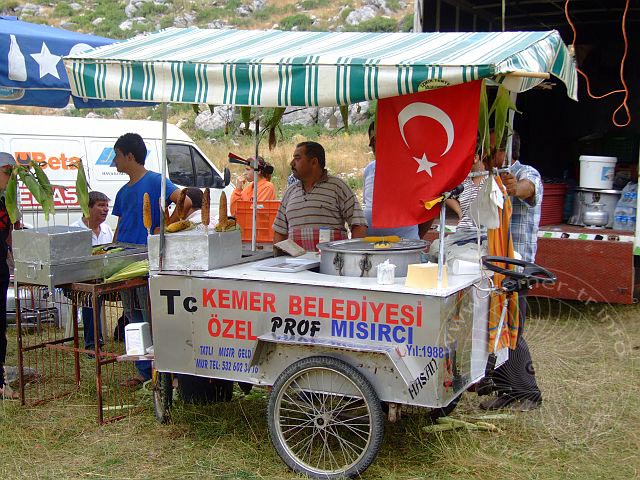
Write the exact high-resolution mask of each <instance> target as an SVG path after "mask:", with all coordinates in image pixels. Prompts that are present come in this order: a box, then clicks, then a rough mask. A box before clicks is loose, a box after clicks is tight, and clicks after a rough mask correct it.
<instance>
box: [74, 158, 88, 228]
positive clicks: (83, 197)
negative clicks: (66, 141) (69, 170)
mask: <svg viewBox="0 0 640 480" xmlns="http://www.w3.org/2000/svg"><path fill="white" fill-rule="evenodd" d="M77 168H78V173H77V175H76V195H77V196H78V203H79V204H80V208H81V209H82V214H83V215H84V216H85V217H86V218H89V183H88V182H87V177H86V175H85V172H84V167H83V166H82V160H78V163H77Z"/></svg>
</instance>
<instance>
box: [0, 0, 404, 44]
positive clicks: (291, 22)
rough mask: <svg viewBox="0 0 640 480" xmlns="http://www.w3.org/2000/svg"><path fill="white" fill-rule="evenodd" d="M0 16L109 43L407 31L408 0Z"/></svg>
mask: <svg viewBox="0 0 640 480" xmlns="http://www.w3.org/2000/svg"><path fill="white" fill-rule="evenodd" d="M0 14H2V15H16V16H18V17H19V18H21V19H22V20H25V21H29V22H37V23H46V24H49V25H54V26H59V27H62V28H66V29H69V30H75V31H80V32H85V33H92V34H95V35H102V36H105V37H110V38H118V39H120V38H130V37H132V36H134V35H136V34H138V33H143V32H152V31H156V30H158V29H161V28H167V27H171V26H176V27H187V26H197V27H201V28H240V29H270V28H275V29H280V30H318V31H340V30H356V31H369V32H395V31H410V30H411V28H412V26H413V1H412V0H338V1H336V0H227V1H223V0H175V1H170V0H126V1H122V0H115V1H114V0H71V1H68V0H54V1H52V0H32V1H31V2H23V1H19V0H0Z"/></svg>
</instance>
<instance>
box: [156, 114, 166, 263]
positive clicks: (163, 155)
mask: <svg viewBox="0 0 640 480" xmlns="http://www.w3.org/2000/svg"><path fill="white" fill-rule="evenodd" d="M160 111H161V113H162V150H161V152H160V164H161V172H162V181H161V183H160V252H159V253H158V268H159V270H160V271H162V267H163V263H164V243H165V238H164V228H165V225H164V212H165V210H166V208H167V202H166V200H165V199H166V196H167V103H166V102H163V103H162V104H161V105H160Z"/></svg>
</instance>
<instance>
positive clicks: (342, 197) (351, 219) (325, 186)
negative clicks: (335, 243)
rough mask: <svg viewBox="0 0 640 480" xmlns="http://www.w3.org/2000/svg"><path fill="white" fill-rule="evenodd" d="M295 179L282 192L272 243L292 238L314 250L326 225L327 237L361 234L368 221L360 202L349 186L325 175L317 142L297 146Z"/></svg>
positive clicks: (322, 158)
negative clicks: (348, 231) (321, 230)
mask: <svg viewBox="0 0 640 480" xmlns="http://www.w3.org/2000/svg"><path fill="white" fill-rule="evenodd" d="M291 171H292V173H293V175H294V176H295V178H296V181H295V182H294V183H292V184H291V185H290V186H289V187H288V188H287V190H286V191H285V192H284V196H283V197H282V201H281V202H280V209H279V210H278V214H277V215H276V218H275V221H274V222H273V232H274V234H273V242H274V243H277V242H280V241H282V240H285V239H287V238H290V239H292V240H293V241H295V242H296V243H297V244H298V245H300V246H301V247H302V248H304V249H305V250H315V249H316V245H317V244H318V243H319V241H320V238H319V237H320V233H319V232H320V228H327V231H328V233H329V235H328V237H329V240H340V239H344V238H347V229H346V226H345V225H348V226H349V229H350V230H351V237H352V238H360V237H364V236H365V235H366V233H367V221H366V219H365V217H364V214H363V213H362V208H361V207H360V203H359V202H358V199H357V198H356V196H355V194H354V193H353V191H352V190H351V189H350V188H349V186H348V185H347V184H346V183H345V182H343V181H342V180H340V179H339V178H336V177H333V176H331V175H328V173H327V170H326V169H325V152H324V148H323V147H322V145H320V144H319V143H316V142H302V143H299V144H298V145H296V149H295V151H294V152H293V159H292V160H291Z"/></svg>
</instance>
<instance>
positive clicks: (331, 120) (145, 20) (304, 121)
mask: <svg viewBox="0 0 640 480" xmlns="http://www.w3.org/2000/svg"><path fill="white" fill-rule="evenodd" d="M413 7H414V2H413V0H337V1H336V0H226V1H223V0H174V1H170V0H126V1H122V0H31V1H30V2H22V1H18V0H0V14H1V15H15V16H17V17H19V18H20V19H21V20H24V21H28V22H34V23H45V24H49V25H52V26H57V27H61V28H65V29H68V30H74V31H79V32H84V33H91V34H94V35H101V36H105V37H109V38H117V39H125V38H131V37H133V36H135V35H137V34H140V33H144V32H152V31H156V30H159V29H162V28H167V27H171V26H175V27H187V26H197V27H200V28H238V29H280V30H314V31H369V32H395V31H410V30H411V29H412V27H413ZM0 110H2V111H15V112H16V113H25V109H24V108H16V109H14V108H13V107H0ZM73 110H74V109H73V107H72V106H71V105H70V106H69V107H67V108H66V109H63V110H62V111H60V110H58V111H55V112H51V114H66V115H69V114H71V115H83V116H84V115H87V114H88V115H89V116H94V115H97V116H115V117H128V118H139V117H140V116H143V117H144V116H147V115H148V113H138V112H136V110H140V109H125V111H122V110H119V111H117V112H109V111H101V112H98V113H93V112H86V111H78V112H74V111H73ZM189 112H190V109H189V110H188V111H187V112H184V111H183V113H182V115H177V116H176V117H177V118H176V117H174V118H173V121H175V122H177V123H180V124H182V125H181V126H182V127H183V128H185V129H186V130H187V131H189V130H195V131H200V132H202V133H204V134H205V135H206V134H209V133H210V132H214V131H220V130H224V131H225V132H230V133H236V132H237V129H238V127H239V124H240V122H239V118H238V112H237V109H234V108H230V107H216V108H215V109H211V110H210V109H209V108H206V106H201V108H200V113H199V115H196V118H194V117H193V113H191V114H190V113H189ZM26 113H32V112H29V109H26ZM370 116H371V110H370V105H369V103H368V102H364V103H362V104H358V105H351V106H350V107H349V123H350V124H351V125H358V124H363V123H368V121H369V118H370ZM282 124H283V125H297V126H319V127H320V128H322V127H324V128H326V129H335V128H340V127H342V126H343V122H342V118H341V116H340V113H339V111H338V109H337V108H304V109H300V108H289V109H287V113H286V114H285V116H284V117H283V119H282Z"/></svg>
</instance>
